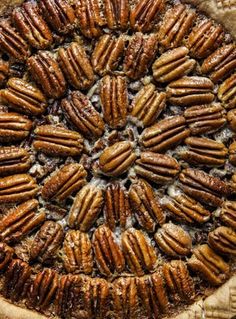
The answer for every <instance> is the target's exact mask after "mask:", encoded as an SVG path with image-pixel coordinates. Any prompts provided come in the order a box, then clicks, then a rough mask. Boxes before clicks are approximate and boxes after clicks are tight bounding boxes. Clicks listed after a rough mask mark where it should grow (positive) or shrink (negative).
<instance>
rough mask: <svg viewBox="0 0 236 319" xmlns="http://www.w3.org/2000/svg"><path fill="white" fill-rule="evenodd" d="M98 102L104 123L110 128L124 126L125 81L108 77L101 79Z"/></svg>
mask: <svg viewBox="0 0 236 319" xmlns="http://www.w3.org/2000/svg"><path fill="white" fill-rule="evenodd" d="M100 100H101V105H102V110H103V116H104V120H105V122H106V123H107V124H108V125H109V126H110V127H112V128H120V127H123V126H125V124H126V117H127V109H128V91H127V83H126V79H125V78H124V77H121V76H110V75H106V76H105V77H104V78H102V80H101V83H100Z"/></svg>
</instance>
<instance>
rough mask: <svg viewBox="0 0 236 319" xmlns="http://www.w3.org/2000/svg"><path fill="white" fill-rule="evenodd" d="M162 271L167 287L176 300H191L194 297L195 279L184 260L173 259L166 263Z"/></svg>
mask: <svg viewBox="0 0 236 319" xmlns="http://www.w3.org/2000/svg"><path fill="white" fill-rule="evenodd" d="M162 271H163V276H164V278H165V282H166V285H167V289H168V290H169V292H170V294H171V297H172V298H173V300H174V301H175V302H181V301H183V300H186V301H190V300H192V299H193V298H194V296H195V289H194V283H193V279H192V278H191V276H190V274H189V272H188V269H187V267H186V265H185V263H184V262H183V261H181V260H172V261H171V262H169V263H165V264H164V265H163V268H162Z"/></svg>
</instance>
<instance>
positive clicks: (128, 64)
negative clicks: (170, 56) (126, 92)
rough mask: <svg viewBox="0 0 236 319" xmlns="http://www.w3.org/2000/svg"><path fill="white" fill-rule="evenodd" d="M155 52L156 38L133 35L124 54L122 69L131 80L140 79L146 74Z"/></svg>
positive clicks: (153, 36)
mask: <svg viewBox="0 0 236 319" xmlns="http://www.w3.org/2000/svg"><path fill="white" fill-rule="evenodd" d="M156 52H157V36H156V34H151V35H149V36H144V35H143V34H142V33H140V32H138V33H136V34H134V35H133V37H132V38H131V40H130V42H129V46H128V48H127V50H126V53H125V59H124V65H123V69H124V72H125V74H126V75H127V76H128V77H129V78H131V79H132V80H137V79H139V78H141V77H142V76H143V75H145V73H146V72H147V70H148V68H149V67H150V65H151V64H152V61H153V59H154V57H155V54H156Z"/></svg>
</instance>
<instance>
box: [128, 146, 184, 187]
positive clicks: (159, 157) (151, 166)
mask: <svg viewBox="0 0 236 319" xmlns="http://www.w3.org/2000/svg"><path fill="white" fill-rule="evenodd" d="M134 170H135V172H136V174H137V175H139V176H141V177H143V178H146V179H148V180H150V181H152V182H154V183H156V184H165V183H169V182H170V181H172V180H173V178H175V176H176V175H177V174H178V173H179V170H180V166H179V163H178V162H177V161H176V160H175V159H174V158H173V157H171V156H169V155H164V154H156V153H153V152H142V153H141V157H140V159H138V160H136V165H135V166H134Z"/></svg>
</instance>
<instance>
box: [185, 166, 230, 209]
mask: <svg viewBox="0 0 236 319" xmlns="http://www.w3.org/2000/svg"><path fill="white" fill-rule="evenodd" d="M179 180H180V187H181V189H182V190H183V191H184V192H185V193H186V194H187V195H189V196H191V197H193V198H195V199H196V200H199V201H200V202H202V203H205V204H207V205H211V206H214V207H217V206H219V205H221V204H222V202H223V199H222V197H227V196H228V195H230V193H231V189H230V187H229V185H228V184H227V182H224V181H223V180H221V179H220V178H218V177H214V176H212V175H209V174H207V173H206V172H204V171H201V170H197V169H192V168H186V169H184V170H182V172H181V173H180V175H179Z"/></svg>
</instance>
